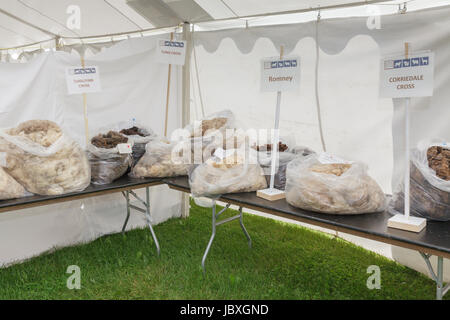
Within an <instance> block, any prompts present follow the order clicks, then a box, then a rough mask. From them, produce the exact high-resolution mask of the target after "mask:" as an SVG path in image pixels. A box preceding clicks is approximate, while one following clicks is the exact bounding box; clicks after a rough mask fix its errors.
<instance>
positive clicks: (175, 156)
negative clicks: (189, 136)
mask: <svg viewBox="0 0 450 320" xmlns="http://www.w3.org/2000/svg"><path fill="white" fill-rule="evenodd" d="M191 161H192V155H191V149H190V148H186V147H185V145H184V144H183V142H168V141H164V140H159V139H157V140H153V141H150V142H149V143H147V146H146V150H145V154H144V155H143V156H142V158H141V159H140V160H139V162H138V163H137V164H136V166H135V167H134V168H133V169H132V171H131V176H132V177H136V178H165V177H175V176H184V175H187V174H188V168H189V165H190V164H191Z"/></svg>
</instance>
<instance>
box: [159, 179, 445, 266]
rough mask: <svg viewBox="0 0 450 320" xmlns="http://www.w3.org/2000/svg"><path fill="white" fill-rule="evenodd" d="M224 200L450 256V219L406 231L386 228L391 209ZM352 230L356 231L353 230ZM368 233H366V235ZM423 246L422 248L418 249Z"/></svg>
mask: <svg viewBox="0 0 450 320" xmlns="http://www.w3.org/2000/svg"><path fill="white" fill-rule="evenodd" d="M163 181H164V183H166V184H168V185H169V186H170V187H173V188H177V189H181V190H183V191H185V192H189V189H190V188H189V182H188V179H187V177H177V178H170V179H164V180H163ZM220 200H221V201H224V202H227V201H230V202H231V203H233V204H241V205H242V206H243V207H247V208H251V209H257V210H258V209H260V210H261V211H264V212H268V213H274V214H276V213H282V214H284V215H287V216H289V217H293V218H295V217H296V218H300V219H298V220H300V221H302V220H304V221H305V222H307V223H308V222H312V223H313V224H314V223H316V224H318V225H326V226H330V227H335V229H338V231H344V232H346V231H349V232H350V233H353V234H356V235H360V236H362V237H366V238H369V239H373V240H377V241H383V242H386V243H390V244H395V245H399V246H403V247H406V248H411V249H420V248H424V249H431V250H424V252H429V253H433V254H436V251H438V253H439V254H440V255H441V256H445V257H448V258H450V221H449V222H439V221H427V226H426V228H425V229H424V230H422V231H421V232H419V233H415V232H409V231H403V230H399V229H393V228H388V227H387V221H388V219H389V218H391V217H392V215H391V214H389V213H388V212H383V213H368V214H360V215H332V214H324V213H316V212H311V211H305V210H302V209H298V208H295V207H293V206H291V205H289V204H288V203H287V202H286V200H285V199H281V200H277V201H268V200H265V199H262V198H260V197H257V196H256V192H243V193H234V194H231V193H230V194H225V195H222V196H221V197H220ZM352 231H353V232H352ZM365 235H366V236H365ZM418 247H420V248H418Z"/></svg>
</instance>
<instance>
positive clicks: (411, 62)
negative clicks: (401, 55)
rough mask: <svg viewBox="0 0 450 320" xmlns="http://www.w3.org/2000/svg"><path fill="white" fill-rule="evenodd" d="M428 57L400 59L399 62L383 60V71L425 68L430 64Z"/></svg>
mask: <svg viewBox="0 0 450 320" xmlns="http://www.w3.org/2000/svg"><path fill="white" fill-rule="evenodd" d="M429 59H430V58H429V57H418V58H411V59H401V60H385V61H384V69H385V70H387V69H392V67H393V68H394V69H399V68H409V67H419V66H427V65H428V64H429V62H430V60H429Z"/></svg>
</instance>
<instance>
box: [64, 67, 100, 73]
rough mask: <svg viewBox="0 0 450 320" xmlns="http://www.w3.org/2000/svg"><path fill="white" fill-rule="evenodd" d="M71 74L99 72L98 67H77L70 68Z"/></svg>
mask: <svg viewBox="0 0 450 320" xmlns="http://www.w3.org/2000/svg"><path fill="white" fill-rule="evenodd" d="M69 73H70V74H93V73H97V69H96V68H75V69H71V70H69Z"/></svg>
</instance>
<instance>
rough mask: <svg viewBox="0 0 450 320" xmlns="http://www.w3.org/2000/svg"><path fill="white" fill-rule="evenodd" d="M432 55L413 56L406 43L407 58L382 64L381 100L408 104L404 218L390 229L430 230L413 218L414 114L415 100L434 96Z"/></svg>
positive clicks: (397, 217) (394, 221) (395, 220)
mask: <svg viewBox="0 0 450 320" xmlns="http://www.w3.org/2000/svg"><path fill="white" fill-rule="evenodd" d="M433 64H434V54H433V53H432V52H425V53H415V54H409V44H408V43H405V54H404V55H402V56H396V57H391V58H386V59H383V61H382V63H381V76H380V81H381V84H380V96H382V97H388V98H404V101H405V181H404V188H405V190H404V197H405V203H404V214H397V215H395V216H394V217H392V218H391V219H389V221H388V227H391V228H396V229H402V230H407V231H413V232H420V231H421V230H423V228H425V226H426V219H423V218H417V217H411V216H410V169H411V165H410V143H409V140H410V135H409V129H410V128H409V126H410V110H409V108H410V107H409V104H410V100H411V97H427V96H432V95H433Z"/></svg>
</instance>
